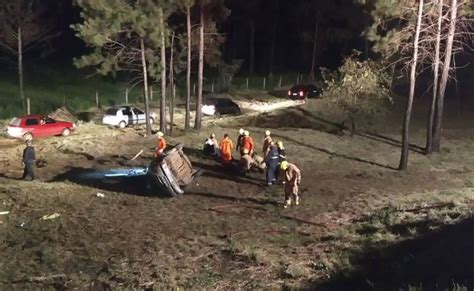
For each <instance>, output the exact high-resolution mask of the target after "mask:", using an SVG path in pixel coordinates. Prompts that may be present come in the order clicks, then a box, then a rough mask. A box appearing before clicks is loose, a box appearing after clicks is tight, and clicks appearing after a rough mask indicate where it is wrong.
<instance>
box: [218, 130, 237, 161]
mask: <svg viewBox="0 0 474 291" xmlns="http://www.w3.org/2000/svg"><path fill="white" fill-rule="evenodd" d="M233 149H234V144H233V143H232V140H231V139H230V138H229V135H228V134H227V133H226V134H224V138H223V139H222V140H221V142H220V143H219V150H220V159H221V162H222V163H223V164H224V165H228V164H230V163H231V162H232V159H233V158H232V150H233Z"/></svg>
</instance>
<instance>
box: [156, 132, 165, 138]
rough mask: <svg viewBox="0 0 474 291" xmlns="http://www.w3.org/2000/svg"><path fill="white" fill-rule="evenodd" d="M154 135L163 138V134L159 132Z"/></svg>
mask: <svg viewBox="0 0 474 291" xmlns="http://www.w3.org/2000/svg"><path fill="white" fill-rule="evenodd" d="M156 135H157V136H158V137H163V136H164V134H163V133H162V132H161V131H158V132H157V133H156Z"/></svg>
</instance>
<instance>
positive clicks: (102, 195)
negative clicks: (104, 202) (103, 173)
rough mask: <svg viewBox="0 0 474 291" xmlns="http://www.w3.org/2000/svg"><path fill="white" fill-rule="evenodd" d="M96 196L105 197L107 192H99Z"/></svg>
mask: <svg viewBox="0 0 474 291" xmlns="http://www.w3.org/2000/svg"><path fill="white" fill-rule="evenodd" d="M96 196H97V197H99V198H104V197H105V194H103V193H97V194H96Z"/></svg>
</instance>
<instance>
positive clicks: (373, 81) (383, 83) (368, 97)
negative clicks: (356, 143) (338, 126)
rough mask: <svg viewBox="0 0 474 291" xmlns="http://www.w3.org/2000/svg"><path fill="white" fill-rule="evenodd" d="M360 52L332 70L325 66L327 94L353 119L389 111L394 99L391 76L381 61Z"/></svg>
mask: <svg viewBox="0 0 474 291" xmlns="http://www.w3.org/2000/svg"><path fill="white" fill-rule="evenodd" d="M358 56H359V53H354V54H352V55H351V56H349V57H347V58H345V59H344V63H343V64H342V66H341V67H340V68H339V69H338V70H337V71H336V72H333V73H332V74H328V72H327V71H325V70H323V71H322V75H323V78H324V80H325V84H326V90H325V92H324V97H326V98H328V99H329V100H330V101H331V102H332V103H334V104H335V105H336V106H338V107H339V108H340V109H341V110H342V111H344V113H345V114H346V115H347V117H348V118H349V119H350V121H351V123H352V126H351V128H352V131H354V130H355V118H356V117H362V118H368V119H371V118H374V117H375V116H377V115H379V114H383V113H385V112H386V109H387V107H388V105H390V104H392V103H393V100H392V98H391V97H390V90H389V84H390V77H389V75H388V74H387V73H386V72H385V70H384V68H383V66H382V65H381V63H380V62H375V61H373V60H365V61H361V60H359V59H358Z"/></svg>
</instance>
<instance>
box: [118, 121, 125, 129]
mask: <svg viewBox="0 0 474 291" xmlns="http://www.w3.org/2000/svg"><path fill="white" fill-rule="evenodd" d="M118 126H119V128H125V127H126V126H127V124H126V123H125V121H120V122H119V124H118Z"/></svg>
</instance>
